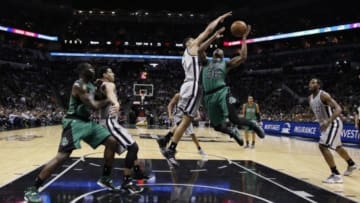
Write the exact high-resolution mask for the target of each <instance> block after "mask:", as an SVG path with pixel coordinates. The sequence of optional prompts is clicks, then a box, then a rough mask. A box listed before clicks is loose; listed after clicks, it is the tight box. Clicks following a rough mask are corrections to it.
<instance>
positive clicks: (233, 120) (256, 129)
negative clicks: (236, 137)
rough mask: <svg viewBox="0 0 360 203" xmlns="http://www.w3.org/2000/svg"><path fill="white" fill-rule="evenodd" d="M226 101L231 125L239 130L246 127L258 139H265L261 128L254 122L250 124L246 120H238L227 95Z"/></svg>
mask: <svg viewBox="0 0 360 203" xmlns="http://www.w3.org/2000/svg"><path fill="white" fill-rule="evenodd" d="M226 101H227V108H228V112H229V119H230V122H231V123H233V124H235V125H237V127H238V128H241V127H243V126H248V127H249V130H253V131H254V132H255V133H256V134H257V136H259V137H260V138H264V137H265V132H264V130H263V129H262V128H261V127H259V126H258V125H256V124H255V123H254V122H252V121H250V120H248V119H245V118H240V117H239V116H238V114H237V113H236V112H237V111H236V108H235V106H234V105H233V103H232V102H231V101H230V99H229V94H228V95H227V99H226Z"/></svg>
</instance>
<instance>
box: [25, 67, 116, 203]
mask: <svg viewBox="0 0 360 203" xmlns="http://www.w3.org/2000/svg"><path fill="white" fill-rule="evenodd" d="M78 70H79V71H80V73H79V76H80V78H79V79H78V80H76V81H75V82H74V84H73V86H72V90H71V96H70V102H69V108H68V111H67V113H66V116H65V118H64V119H63V121H62V123H63V130H62V135H61V140H60V145H59V150H58V153H57V155H56V156H55V157H54V158H53V159H51V160H50V161H49V162H48V163H46V164H45V166H44V167H43V168H42V170H41V171H40V173H39V174H38V175H37V177H36V179H35V182H34V184H33V185H32V186H31V187H28V188H27V189H26V190H25V195H24V199H25V200H26V201H28V202H42V200H41V197H40V195H39V191H38V189H39V187H40V186H41V185H42V184H43V183H44V181H45V180H47V179H48V178H49V177H50V176H51V174H52V173H53V172H54V171H55V170H56V169H57V168H58V167H59V166H61V164H63V163H64V162H65V160H66V159H67V158H69V157H70V155H71V153H72V151H73V150H74V149H79V148H81V146H80V141H81V140H83V141H84V142H86V143H87V144H89V145H90V146H91V147H92V148H94V149H95V148H97V147H98V146H99V145H100V144H103V145H105V152H104V159H105V163H104V168H103V176H102V177H101V178H100V180H101V182H102V183H103V184H104V185H106V186H107V188H111V189H114V187H113V185H112V181H111V178H110V174H111V169H112V164H113V161H114V156H115V151H116V150H117V141H116V140H115V138H114V137H112V136H111V134H110V132H109V131H108V130H107V129H105V128H104V127H102V126H101V125H99V124H97V123H95V122H93V121H91V120H90V116H91V113H92V110H93V109H100V108H102V107H104V106H106V105H108V104H109V103H110V101H109V100H107V99H105V100H100V101H95V100H94V92H95V86H94V85H93V84H92V80H93V79H94V76H95V71H94V68H93V66H92V65H91V64H89V63H81V64H79V65H78ZM118 110H119V109H118V108H116V107H115V108H113V109H112V111H118Z"/></svg>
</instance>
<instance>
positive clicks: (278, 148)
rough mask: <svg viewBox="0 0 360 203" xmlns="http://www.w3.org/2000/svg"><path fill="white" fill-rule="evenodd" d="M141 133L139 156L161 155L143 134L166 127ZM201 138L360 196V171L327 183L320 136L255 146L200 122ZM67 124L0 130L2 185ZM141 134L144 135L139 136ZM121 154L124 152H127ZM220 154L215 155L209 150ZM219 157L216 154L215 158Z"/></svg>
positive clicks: (357, 155) (185, 146)
mask: <svg viewBox="0 0 360 203" xmlns="http://www.w3.org/2000/svg"><path fill="white" fill-rule="evenodd" d="M129 131H130V133H132V134H133V135H135V136H134V137H135V139H136V141H137V142H138V144H139V146H140V150H139V158H144V159H159V158H162V155H161V153H160V151H159V148H158V146H157V143H156V141H155V140H154V139H147V138H143V137H144V136H143V135H147V134H150V135H151V134H154V135H157V134H159V135H164V134H166V132H167V130H166V129H163V130H160V129H145V128H137V129H129ZM195 132H196V134H197V135H198V136H199V137H200V140H206V139H207V140H209V139H212V140H213V141H212V142H209V141H201V142H200V144H201V145H202V147H203V149H204V150H205V152H206V153H208V154H209V155H215V156H219V157H225V158H228V159H232V160H253V161H255V162H257V163H260V164H263V165H265V166H268V167H270V168H272V169H275V170H277V171H280V172H283V173H285V174H288V175H291V176H293V177H295V178H298V179H302V180H304V181H306V182H309V183H311V184H313V185H317V186H319V187H322V188H324V189H326V190H329V191H332V192H335V193H337V194H339V195H342V196H346V197H348V198H351V199H353V200H355V201H359V202H360V189H359V188H360V171H356V172H354V173H353V175H352V176H351V177H344V184H336V185H326V184H323V183H322V182H321V181H322V180H323V179H325V178H326V177H327V176H328V175H329V174H330V172H329V169H328V167H327V165H326V163H325V161H324V160H323V158H322V156H321V154H320V152H319V150H318V147H317V143H316V142H309V141H302V140H299V139H290V138H288V137H277V136H267V137H266V138H265V139H263V140H260V139H257V143H256V147H255V149H244V148H242V147H239V146H238V145H237V144H236V143H235V142H231V140H230V139H229V138H228V137H227V136H225V135H223V134H220V133H217V132H214V131H213V130H212V129H209V128H196V129H195ZM60 133H61V126H52V127H42V128H33V129H25V130H16V131H6V132H1V133H0V160H1V169H0V172H1V173H0V186H1V185H4V184H6V183H8V182H10V181H12V180H14V179H16V178H18V177H21V176H22V175H23V174H26V173H28V172H30V171H32V170H33V169H35V168H37V167H38V166H40V165H42V164H44V163H46V162H47V161H48V160H50V159H51V158H52V157H53V156H54V155H55V154H56V152H57V147H58V144H59V137H60ZM139 135H141V136H139ZM346 149H347V150H348V152H349V153H350V155H351V156H352V158H353V159H354V161H355V162H357V163H358V164H359V163H360V149H359V148H346ZM196 151H197V150H196V148H195V146H194V144H193V143H192V142H191V141H182V142H180V143H179V145H178V153H177V158H178V159H196V158H199V156H198V155H197V154H196ZM102 152H103V147H102V146H101V147H99V148H98V149H96V150H92V149H91V148H90V147H89V146H87V145H86V144H85V143H83V144H82V149H80V150H75V151H74V153H73V154H72V156H74V157H80V156H82V155H84V154H89V153H95V154H94V156H95V157H101V156H102ZM123 156H124V155H121V156H120V157H123ZM209 158H211V159H214V156H209ZM215 159H216V158H215ZM335 161H336V163H337V165H338V169H339V170H340V171H341V172H343V171H344V170H345V169H346V163H345V162H344V161H343V160H342V159H341V158H340V157H339V156H338V155H337V154H335Z"/></svg>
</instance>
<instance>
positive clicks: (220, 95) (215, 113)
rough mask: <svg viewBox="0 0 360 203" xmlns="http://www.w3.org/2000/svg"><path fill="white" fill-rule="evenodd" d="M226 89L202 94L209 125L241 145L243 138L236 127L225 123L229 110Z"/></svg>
mask: <svg viewBox="0 0 360 203" xmlns="http://www.w3.org/2000/svg"><path fill="white" fill-rule="evenodd" d="M226 94H227V90H226V89H224V90H219V91H217V92H215V93H213V94H210V95H205V96H204V106H205V109H206V110H207V114H208V116H209V119H210V122H211V125H212V126H213V128H214V130H216V131H219V132H222V133H225V134H228V135H229V136H230V137H231V138H234V139H235V141H236V142H237V143H238V144H239V145H240V146H242V145H243V144H244V142H243V139H242V137H241V135H240V133H239V131H238V130H237V128H231V127H229V126H228V125H227V120H228V117H229V112H228V108H227V102H226Z"/></svg>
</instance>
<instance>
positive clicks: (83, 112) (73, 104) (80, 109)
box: [66, 80, 95, 119]
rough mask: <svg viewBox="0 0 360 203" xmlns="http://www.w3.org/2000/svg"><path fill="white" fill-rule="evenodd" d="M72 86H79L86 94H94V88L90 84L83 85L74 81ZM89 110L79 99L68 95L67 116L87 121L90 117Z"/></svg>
mask: <svg viewBox="0 0 360 203" xmlns="http://www.w3.org/2000/svg"><path fill="white" fill-rule="evenodd" d="M74 85H79V86H80V87H81V88H83V89H85V90H86V91H87V92H88V93H90V94H93V93H94V92H95V86H94V85H93V84H92V83H90V82H89V83H84V82H82V81H80V80H77V81H75V83H74ZM91 113H92V111H91V109H90V108H89V107H88V106H87V105H85V104H84V103H83V102H82V101H81V100H80V98H77V97H74V96H73V95H70V102H69V109H68V111H67V113H66V114H67V115H71V116H76V117H80V118H83V119H89V118H90V116H91Z"/></svg>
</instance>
